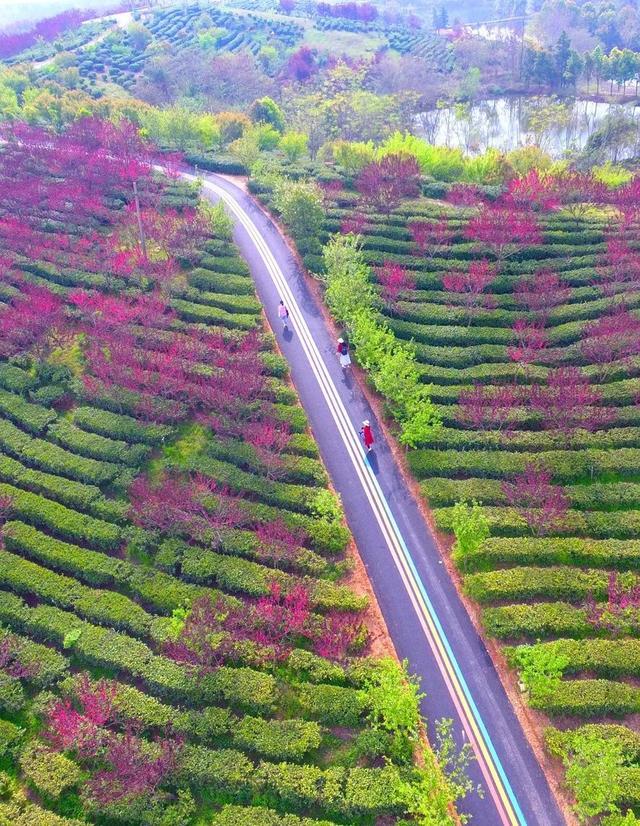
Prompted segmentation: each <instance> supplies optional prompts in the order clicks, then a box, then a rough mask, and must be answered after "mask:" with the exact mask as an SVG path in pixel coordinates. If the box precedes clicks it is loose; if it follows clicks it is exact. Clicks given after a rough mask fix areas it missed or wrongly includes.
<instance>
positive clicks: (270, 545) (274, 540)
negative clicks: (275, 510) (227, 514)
mask: <svg viewBox="0 0 640 826" xmlns="http://www.w3.org/2000/svg"><path fill="white" fill-rule="evenodd" d="M255 535H256V537H257V538H258V540H259V541H260V544H261V545H262V548H261V551H260V555H261V556H263V557H264V558H266V559H269V560H272V561H273V562H274V563H275V564H278V563H282V562H293V561H295V560H296V559H297V558H298V552H299V548H300V546H301V545H302V544H303V543H304V541H305V539H306V535H305V533H304V531H302V530H295V529H290V528H288V527H287V526H286V525H285V524H284V522H283V521H282V519H275V520H274V521H272V522H261V523H260V524H259V525H257V526H256V528H255Z"/></svg>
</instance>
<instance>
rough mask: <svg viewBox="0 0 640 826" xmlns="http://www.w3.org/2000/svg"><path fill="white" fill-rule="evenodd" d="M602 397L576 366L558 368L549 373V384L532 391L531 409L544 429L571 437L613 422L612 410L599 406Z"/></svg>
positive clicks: (538, 386)
mask: <svg viewBox="0 0 640 826" xmlns="http://www.w3.org/2000/svg"><path fill="white" fill-rule="evenodd" d="M601 400H602V394H601V393H600V391H598V390H596V388H594V387H591V385H590V384H589V380H588V379H587V378H586V376H584V375H583V374H582V373H581V372H580V370H579V369H578V368H577V367H558V368H557V369H555V370H551V371H550V372H549V376H548V379H547V384H546V386H545V385H534V386H533V387H532V388H531V398H530V401H531V406H532V408H533V409H534V410H535V411H537V412H538V413H539V414H540V415H541V417H542V426H543V427H544V428H546V429H548V430H557V431H559V432H560V433H564V434H565V436H567V438H571V437H573V436H574V435H575V434H576V431H578V430H581V429H582V430H588V431H594V430H598V428H601V427H604V426H605V425H606V424H608V423H609V422H610V421H611V417H612V411H611V410H610V409H608V408H603V407H599V406H598V405H599V404H600V402H601Z"/></svg>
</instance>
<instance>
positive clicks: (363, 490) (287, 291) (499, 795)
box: [203, 175, 564, 826]
mask: <svg viewBox="0 0 640 826" xmlns="http://www.w3.org/2000/svg"><path fill="white" fill-rule="evenodd" d="M203 191H204V193H205V194H206V195H207V197H209V198H211V199H212V200H214V201H217V200H220V199H222V200H223V201H224V202H225V204H226V207H227V211H228V213H229V214H230V215H231V217H232V218H233V220H234V223H235V227H236V230H235V238H236V241H237V243H238V245H239V247H240V250H241V252H242V254H243V255H244V257H245V259H246V260H247V262H248V264H249V266H250V268H251V272H252V274H253V277H254V279H255V282H256V287H257V291H258V294H259V296H260V298H261V300H262V302H263V304H264V307H265V310H266V313H267V317H268V319H269V322H270V324H271V326H272V328H273V329H274V331H275V332H276V335H277V337H278V341H279V344H280V347H281V349H282V352H283V353H284V356H285V357H286V359H287V360H288V362H289V365H290V368H291V376H292V379H293V382H294V384H295V386H296V388H297V390H298V393H299V395H300V398H301V400H302V404H303V405H304V408H305V410H306V412H307V415H308V416H309V420H310V422H311V427H312V429H313V433H314V435H315V438H316V440H317V442H318V445H319V447H320V451H321V453H322V457H323V459H324V461H325V463H326V465H327V468H328V470H329V473H330V474H331V478H332V480H333V483H334V485H335V487H336V489H337V490H338V491H339V492H340V494H341V496H342V502H343V505H344V509H345V512H346V516H347V520H348V523H349V527H350V528H351V531H352V532H353V535H354V537H355V539H356V542H357V544H358V548H359V549H360V555H361V557H362V559H363V560H364V564H365V566H366V568H367V571H368V574H369V577H370V579H371V582H372V583H373V587H374V589H375V592H376V596H377V598H378V601H379V603H380V607H381V609H382V612H383V614H384V617H385V619H386V622H387V625H388V627H389V631H390V633H391V637H392V638H393V642H394V644H395V647H396V650H397V652H398V655H399V656H400V657H401V658H405V657H406V658H407V659H408V660H409V663H410V668H411V671H413V672H415V673H417V674H419V675H420V676H421V678H422V688H423V690H424V691H425V692H426V698H425V700H424V702H423V710H424V714H425V716H426V718H427V719H428V720H429V721H433V720H435V719H438V718H441V717H450V718H453V720H454V724H455V732H456V737H457V739H458V741H459V742H463V741H464V740H465V739H466V740H468V741H470V742H471V743H472V745H473V747H474V750H475V753H476V758H477V759H476V762H474V763H473V764H472V766H471V774H472V776H473V779H474V780H475V781H476V782H477V783H480V784H481V785H482V786H483V788H484V790H485V793H484V796H483V797H482V798H481V797H479V796H478V795H476V794H473V795H471V796H470V797H469V798H468V799H467V800H465V801H464V802H463V803H462V804H461V807H460V808H461V810H462V811H467V812H469V813H470V814H472V815H473V823H475V824H476V826H501V824H505V825H506V824H509V826H512V825H513V826H516V825H517V826H524V824H529V826H534V825H535V826H560V824H563V823H564V819H563V817H562V815H561V813H560V811H559V809H558V807H557V805H556V803H555V800H554V798H553V796H552V794H551V792H550V789H549V786H548V784H547V782H546V779H545V777H544V775H543V772H542V770H541V768H540V766H539V764H538V762H537V761H536V759H535V756H534V754H533V752H532V750H531V748H530V746H529V744H528V742H527V740H526V738H525V735H524V733H523V731H522V728H521V726H520V724H519V722H518V720H517V718H516V716H515V714H514V712H513V709H512V707H511V704H510V702H509V700H508V698H507V696H506V694H505V692H504V690H503V688H502V685H501V683H500V680H499V678H498V676H497V674H496V671H495V669H494V667H493V664H492V662H491V659H490V657H489V655H488V653H487V650H486V648H485V646H484V644H483V642H482V640H481V639H480V637H479V636H478V634H477V633H476V631H475V629H474V627H473V625H472V623H471V621H470V619H469V616H468V614H467V613H466V610H465V608H464V606H463V604H462V602H461V601H460V598H459V597H458V594H457V592H456V590H455V587H454V585H453V583H452V582H451V580H450V578H449V576H448V574H447V571H446V569H445V566H444V565H443V563H442V558H441V556H440V554H439V551H438V549H437V547H436V544H435V542H434V539H433V536H432V534H431V533H430V531H429V528H428V526H427V524H426V522H425V520H424V519H423V517H422V515H421V513H420V511H419V509H418V507H417V505H416V502H415V500H414V499H413V497H412V495H411V493H410V491H409V489H408V487H407V485H406V484H405V482H404V480H403V478H402V475H401V473H400V471H399V468H398V466H397V465H396V463H395V461H394V459H393V456H392V453H391V451H390V449H389V446H388V444H387V443H386V442H385V440H384V438H383V437H382V436H381V431H380V428H379V427H378V426H377V423H376V417H375V414H374V412H373V411H372V410H371V409H370V407H369V405H368V404H367V401H366V399H365V397H364V396H363V394H362V393H361V392H360V390H359V388H358V387H357V385H356V384H355V383H354V381H353V379H352V378H351V377H350V376H345V375H343V373H342V370H341V368H340V366H339V364H338V361H337V357H336V353H335V343H334V341H333V339H332V337H331V334H330V332H329V331H328V329H327V327H326V325H325V322H324V320H323V317H322V314H321V312H320V309H319V307H318V305H317V302H316V300H315V298H314V296H313V295H312V294H311V293H310V291H309V289H308V288H307V286H306V283H305V279H304V277H303V275H302V273H301V272H300V270H299V268H298V267H297V265H296V262H295V260H294V259H293V257H292V255H291V253H290V252H289V249H288V248H287V246H286V243H285V242H284V240H283V238H282V237H281V236H280V234H279V232H278V230H277V228H276V227H275V226H274V224H273V223H272V222H271V221H270V220H269V218H267V217H266V216H265V215H264V213H263V212H262V211H261V210H260V209H259V208H258V207H257V205H256V204H255V203H254V201H253V199H252V198H251V197H250V196H248V195H246V194H245V193H244V192H243V191H242V190H240V189H239V188H238V187H236V186H235V185H234V184H232V183H230V182H229V181H227V180H225V179H222V178H220V177H218V176H215V175H209V176H205V178H204V189H203ZM280 298H283V299H284V301H285V304H286V305H287V306H288V308H289V312H290V314H291V322H290V328H291V329H290V331H289V333H288V334H287V333H285V332H284V331H283V330H282V327H281V324H280V322H279V320H278V317H277V305H278V301H279V299H280ZM365 418H367V419H370V420H371V423H372V426H373V431H374V433H375V435H376V439H377V441H376V444H375V450H374V452H373V453H372V454H369V456H366V455H365V453H364V451H363V448H362V446H361V444H360V441H359V438H358V430H359V427H360V424H361V422H362V420H363V419H365Z"/></svg>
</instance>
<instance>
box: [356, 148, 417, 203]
mask: <svg viewBox="0 0 640 826" xmlns="http://www.w3.org/2000/svg"><path fill="white" fill-rule="evenodd" d="M356 189H357V190H358V192H359V193H360V196H361V198H362V201H363V202H364V203H365V204H368V205H369V206H371V207H373V208H374V209H377V210H379V211H380V212H384V213H387V212H391V210H393V209H395V208H396V207H397V206H398V204H399V203H400V201H401V200H402V199H403V198H416V197H417V196H418V195H419V194H420V167H419V165H418V162H417V160H416V159H415V158H413V157H407V156H403V155H387V156H386V157H385V158H383V159H382V160H381V161H374V162H373V163H370V164H368V165H367V166H365V167H364V169H363V170H362V172H360V174H359V175H358V178H357V180H356Z"/></svg>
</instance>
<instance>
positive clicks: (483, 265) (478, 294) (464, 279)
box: [442, 260, 497, 324]
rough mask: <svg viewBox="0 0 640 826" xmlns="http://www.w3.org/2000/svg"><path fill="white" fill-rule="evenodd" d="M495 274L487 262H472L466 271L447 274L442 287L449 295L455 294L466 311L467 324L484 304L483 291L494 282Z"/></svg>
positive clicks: (493, 268) (485, 297)
mask: <svg viewBox="0 0 640 826" xmlns="http://www.w3.org/2000/svg"><path fill="white" fill-rule="evenodd" d="M496 276H497V272H496V270H495V267H493V266H492V265H491V264H490V263H489V262H488V261H484V260H482V261H472V262H471V264H469V269H468V270H459V271H456V272H450V273H447V275H445V276H444V278H443V279H442V286H443V287H444V288H445V290H447V291H448V292H451V293H457V294H458V295H459V296H460V297H461V299H462V303H463V306H464V307H466V311H467V323H468V324H471V321H472V320H473V317H474V315H475V313H476V311H477V310H478V308H479V307H482V306H484V305H485V304H486V299H487V296H485V295H483V293H484V290H485V289H486V288H487V287H488V286H489V285H490V284H491V283H492V282H493V281H494V280H495V278H496Z"/></svg>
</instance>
